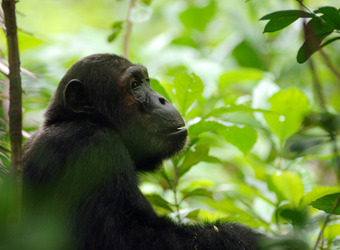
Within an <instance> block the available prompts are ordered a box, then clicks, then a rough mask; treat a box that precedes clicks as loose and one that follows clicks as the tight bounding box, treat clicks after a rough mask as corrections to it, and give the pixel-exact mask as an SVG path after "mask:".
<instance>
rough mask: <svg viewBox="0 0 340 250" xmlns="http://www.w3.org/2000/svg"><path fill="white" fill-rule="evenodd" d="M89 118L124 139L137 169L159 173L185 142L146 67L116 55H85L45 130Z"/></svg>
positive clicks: (63, 85)
mask: <svg viewBox="0 0 340 250" xmlns="http://www.w3.org/2000/svg"><path fill="white" fill-rule="evenodd" d="M90 120H91V121H93V122H96V123H98V126H99V125H100V126H104V127H107V128H112V129H114V130H116V131H117V132H118V133H119V134H120V135H121V138H122V140H123V142H124V144H125V146H126V147H127V149H128V150H129V152H130V155H131V157H132V159H133V160H134V161H135V163H136V166H137V169H138V170H152V169H154V168H155V167H156V165H157V164H159V163H160V162H161V160H162V159H164V158H167V157H170V156H172V155H173V154H174V153H176V152H178V151H179V150H180V149H182V148H183V146H184V145H185V142H186V137H187V130H186V129H185V128H183V126H184V120H183V118H182V116H181V115H180V113H179V112H178V110H177V109H176V108H175V107H174V106H173V105H172V104H171V103H170V102H169V101H168V100H167V99H165V98H164V97H163V96H162V95H160V94H158V93H157V92H155V91H154V90H153V89H152V88H151V86H150V79H149V76H148V72H147V69H146V68H145V67H144V66H141V65H136V64H133V63H131V62H130V61H129V60H127V59H125V58H123V57H119V56H116V55H112V54H96V55H91V56H88V57H85V58H83V59H81V60H79V61H77V62H76V63H75V64H74V65H73V66H72V67H71V68H70V69H69V70H68V71H67V73H66V74H65V76H64V77H63V78H62V80H61V81H60V83H59V86H58V88H57V90H56V92H55V94H54V97H53V98H52V100H51V103H50V105H49V107H48V110H47V113H46V122H45V126H50V125H52V124H56V123H60V122H74V123H78V124H79V126H82V123H84V122H85V121H90Z"/></svg>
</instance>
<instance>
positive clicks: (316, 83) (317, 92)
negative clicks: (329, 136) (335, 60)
mask: <svg viewBox="0 0 340 250" xmlns="http://www.w3.org/2000/svg"><path fill="white" fill-rule="evenodd" d="M308 62H309V66H310V70H311V72H312V77H313V84H314V92H315V95H316V97H317V99H318V101H319V105H320V108H321V110H322V112H324V113H326V111H327V109H326V104H325V98H324V96H323V91H322V87H321V82H320V78H319V74H318V72H317V70H316V67H315V63H314V60H313V59H312V58H309V60H308Z"/></svg>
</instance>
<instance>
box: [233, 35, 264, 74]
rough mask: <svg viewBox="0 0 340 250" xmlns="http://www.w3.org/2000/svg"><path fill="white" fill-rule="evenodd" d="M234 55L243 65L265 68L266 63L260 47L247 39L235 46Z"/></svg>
mask: <svg viewBox="0 0 340 250" xmlns="http://www.w3.org/2000/svg"><path fill="white" fill-rule="evenodd" d="M232 55H233V57H234V58H235V60H236V61H237V63H238V64H239V65H240V66H241V67H246V68H258V69H263V68H264V67H265V66H264V65H265V64H266V62H265V60H264V57H263V55H262V54H261V52H260V51H259V49H258V48H257V47H254V44H253V43H251V42H250V41H247V40H243V41H242V42H240V43H239V44H238V45H237V46H236V47H235V48H234V50H233V52H232ZM249 58H251V60H249Z"/></svg>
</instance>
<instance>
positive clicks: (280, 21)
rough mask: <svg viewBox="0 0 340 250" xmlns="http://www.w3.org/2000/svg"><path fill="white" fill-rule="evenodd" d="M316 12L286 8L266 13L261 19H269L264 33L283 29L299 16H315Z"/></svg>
mask: <svg viewBox="0 0 340 250" xmlns="http://www.w3.org/2000/svg"><path fill="white" fill-rule="evenodd" d="M314 16H315V15H314V14H311V13H308V12H305V11H301V10H284V11H278V12H273V13H270V14H268V15H265V16H264V17H262V18H261V19H260V20H269V22H268V23H267V24H266V26H265V28H264V31H263V32H264V33H266V32H274V31H278V30H281V29H283V28H285V27H287V26H288V25H290V24H292V23H293V22H295V21H296V20H297V19H299V18H306V17H314Z"/></svg>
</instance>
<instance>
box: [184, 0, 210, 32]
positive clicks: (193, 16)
mask: <svg viewBox="0 0 340 250" xmlns="http://www.w3.org/2000/svg"><path fill="white" fill-rule="evenodd" d="M215 11H216V3H215V1H210V3H209V4H208V5H206V6H204V7H197V6H195V5H191V6H189V7H188V8H187V9H186V10H185V11H184V12H182V13H181V14H180V15H179V18H180V20H181V21H182V23H183V24H184V25H185V26H186V27H188V28H193V29H197V30H200V31H203V30H204V29H205V27H206V26H207V25H208V24H209V22H210V21H211V20H212V18H213V17H214V14H215Z"/></svg>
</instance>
